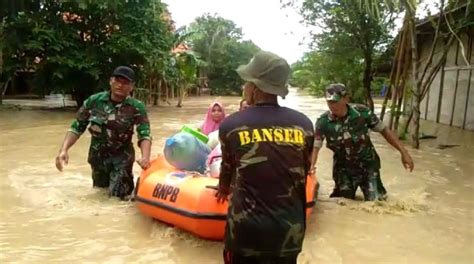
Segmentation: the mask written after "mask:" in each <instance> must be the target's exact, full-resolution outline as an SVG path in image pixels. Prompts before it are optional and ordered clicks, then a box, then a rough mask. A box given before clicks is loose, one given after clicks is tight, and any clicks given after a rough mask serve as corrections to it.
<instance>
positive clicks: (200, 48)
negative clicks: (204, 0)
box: [189, 14, 259, 94]
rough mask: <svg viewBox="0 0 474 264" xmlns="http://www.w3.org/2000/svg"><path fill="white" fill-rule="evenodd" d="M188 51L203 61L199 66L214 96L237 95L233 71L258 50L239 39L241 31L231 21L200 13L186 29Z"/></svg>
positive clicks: (251, 43) (235, 77) (237, 81)
mask: <svg viewBox="0 0 474 264" xmlns="http://www.w3.org/2000/svg"><path fill="white" fill-rule="evenodd" d="M189 28H190V31H192V32H194V33H195V34H193V35H192V36H191V38H190V43H191V46H192V49H193V50H194V51H195V52H197V53H199V54H200V55H201V57H202V59H203V60H204V61H205V62H206V67H201V70H202V71H204V75H205V76H207V78H208V79H209V86H210V87H211V92H212V93H215V94H227V93H240V85H241V80H240V78H239V76H238V75H237V73H236V72H235V69H236V68H237V67H238V66H239V65H241V64H245V63H247V62H248V61H249V59H250V58H251V57H252V56H253V55H254V54H255V53H256V52H257V51H258V50H259V48H258V47H257V46H256V45H255V44H254V43H253V42H252V41H244V40H242V30H241V29H240V28H238V27H237V25H236V24H235V23H234V22H232V21H231V20H228V19H225V18H222V17H219V16H217V15H210V14H204V15H203V16H201V17H198V18H196V20H195V21H194V22H193V23H191V25H190V26H189Z"/></svg>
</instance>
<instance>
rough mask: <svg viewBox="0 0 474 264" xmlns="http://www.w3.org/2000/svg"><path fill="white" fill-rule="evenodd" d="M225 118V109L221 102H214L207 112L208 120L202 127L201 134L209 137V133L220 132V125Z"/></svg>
mask: <svg viewBox="0 0 474 264" xmlns="http://www.w3.org/2000/svg"><path fill="white" fill-rule="evenodd" d="M224 118H225V111H224V107H223V106H222V104H221V103H219V102H214V103H212V104H211V105H210V106H209V109H208V110H207V114H206V118H205V119H204V123H202V125H201V132H202V133H203V134H206V135H209V133H211V132H213V131H216V130H219V125H220V124H221V123H222V121H223V120H224Z"/></svg>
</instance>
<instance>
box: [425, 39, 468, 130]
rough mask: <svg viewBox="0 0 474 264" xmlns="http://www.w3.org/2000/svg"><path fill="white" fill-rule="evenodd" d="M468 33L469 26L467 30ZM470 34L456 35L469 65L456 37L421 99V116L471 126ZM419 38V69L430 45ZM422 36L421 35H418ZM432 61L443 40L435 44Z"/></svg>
mask: <svg viewBox="0 0 474 264" xmlns="http://www.w3.org/2000/svg"><path fill="white" fill-rule="evenodd" d="M471 33H472V30H471ZM472 35H474V34H471V37H470V38H469V35H468V34H467V33H465V34H462V35H460V38H461V40H462V44H463V47H464V54H465V55H466V57H467V60H468V61H469V64H470V66H468V65H466V62H465V60H464V58H463V57H462V53H461V50H462V46H461V45H459V41H456V42H454V43H453V45H452V46H451V47H450V50H449V52H448V55H447V59H446V63H445V65H444V67H443V68H442V70H440V71H439V72H438V73H437V75H436V77H435V79H434V80H433V83H432V84H431V87H430V90H429V93H428V94H427V95H426V96H425V98H424V99H423V101H422V103H421V118H423V119H426V120H430V121H434V122H438V123H442V124H447V125H451V126H455V127H460V128H464V129H467V130H474V59H473V57H474V51H473V49H474V48H473V45H474V44H473V42H474V41H473V40H474V36H472ZM427 39H429V38H426V39H423V42H422V43H421V45H420V47H419V48H420V50H419V51H420V57H421V63H420V66H421V69H423V68H424V65H425V64H426V58H427V57H428V54H429V51H430V49H431V41H429V40H427ZM420 40H422V39H420ZM437 46H438V48H437V49H436V51H435V56H434V59H433V61H434V62H436V61H438V59H439V57H440V56H441V50H442V49H443V48H444V47H443V44H442V43H441V44H440V45H437Z"/></svg>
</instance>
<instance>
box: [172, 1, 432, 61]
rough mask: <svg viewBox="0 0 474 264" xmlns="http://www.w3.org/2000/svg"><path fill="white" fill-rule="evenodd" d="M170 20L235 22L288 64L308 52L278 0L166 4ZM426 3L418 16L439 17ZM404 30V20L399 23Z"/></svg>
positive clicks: (304, 34) (294, 17) (300, 28)
mask: <svg viewBox="0 0 474 264" xmlns="http://www.w3.org/2000/svg"><path fill="white" fill-rule="evenodd" d="M163 2H164V3H166V4H167V5H168V9H169V11H170V12H171V17H172V18H173V20H174V21H175V22H176V26H177V27H180V26H183V25H188V24H190V23H191V22H193V21H194V19H195V18H196V17H199V16H201V15H202V14H204V13H211V14H214V13H217V14H218V15H220V16H222V17H224V18H226V19H230V20H232V21H234V22H235V23H236V24H237V26H238V27H241V28H242V31H243V33H244V39H250V40H252V41H253V42H254V43H255V44H257V45H258V46H259V47H260V48H261V49H263V50H267V51H271V52H274V53H276V54H278V55H280V56H282V57H283V58H285V59H286V60H287V61H288V63H290V64H291V63H293V62H295V61H297V60H298V59H300V58H301V57H302V55H303V53H304V52H305V51H308V43H309V42H310V29H308V28H307V27H306V26H304V25H303V24H302V23H301V22H300V21H301V20H302V18H301V16H300V15H299V14H298V13H297V12H296V11H295V10H294V9H293V8H284V9H282V8H281V4H280V1H279V0H163ZM437 2H438V0H424V3H423V4H422V5H420V6H419V8H418V12H417V13H418V15H419V16H425V15H426V11H425V10H426V8H427V7H428V9H430V10H431V12H432V13H437V8H436V7H435V4H434V3H437ZM396 24H397V25H399V26H401V24H402V19H399V20H398V21H396Z"/></svg>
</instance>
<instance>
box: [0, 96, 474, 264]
mask: <svg viewBox="0 0 474 264" xmlns="http://www.w3.org/2000/svg"><path fill="white" fill-rule="evenodd" d="M214 99H216V98H215V97H199V98H197V97H193V98H187V99H186V101H185V103H184V107H183V108H180V109H179V108H176V107H174V106H164V107H151V108H149V115H150V121H151V125H152V133H153V137H154V141H153V147H152V153H153V155H154V156H156V155H158V154H159V153H162V151H163V145H164V141H165V140H166V138H167V137H169V136H170V135H172V134H173V133H174V132H176V131H177V130H178V129H179V128H180V127H181V126H182V125H183V124H199V123H200V122H201V121H202V120H203V117H204V114H205V113H206V109H207V106H208V104H209V103H210V102H212V100H214ZM217 99H218V100H220V101H221V102H223V103H224V104H225V106H226V107H227V108H226V110H227V112H233V111H236V110H237V108H238V102H239V98H237V97H217ZM282 104H284V105H287V106H289V107H292V108H295V109H297V110H300V111H302V112H304V113H306V114H307V115H308V116H309V117H310V118H311V120H313V121H315V119H316V117H317V116H318V115H319V114H320V113H322V112H323V111H324V110H326V105H325V103H324V101H323V100H321V99H315V98H313V97H310V96H306V95H304V94H298V92H297V91H295V90H292V92H291V94H290V95H289V96H288V97H287V99H286V100H282ZM73 118H74V113H73V112H63V111H31V110H22V111H18V110H6V109H4V110H2V111H0V130H1V134H0V155H1V156H0V157H1V159H0V165H1V166H0V168H1V170H0V216H1V217H0V262H1V263H5V262H33V263H39V262H43V263H49V262H64V263H65V262H74V263H77V262H101V263H125V262H134V263H135V262H136V263H149V262H155V263H222V246H223V245H222V243H221V242H211V241H204V240H201V239H198V238H196V237H194V236H192V235H190V234H188V233H185V232H183V231H180V230H177V229H174V228H173V227H170V226H168V225H165V224H163V223H160V222H158V221H155V220H152V219H150V218H148V217H145V216H143V215H141V214H140V213H139V212H138V210H137V209H136V208H135V206H134V203H133V202H120V201H118V200H116V199H109V198H108V197H107V195H106V194H105V193H104V191H100V190H97V189H93V188H92V187H91V185H92V183H91V177H90V167H89V165H88V164H87V162H86V160H87V150H88V146H89V141H90V136H89V135H87V134H84V136H83V137H82V138H81V139H80V140H79V141H78V142H77V143H76V145H75V146H74V147H73V148H72V149H71V151H70V163H69V165H68V166H67V167H66V169H65V171H64V172H63V173H60V172H58V171H57V170H56V168H55V166H54V158H55V156H56V154H57V152H58V148H59V146H60V144H61V142H62V140H63V137H64V134H65V131H66V130H67V128H68V126H69V124H70V122H71V120H72V119H73ZM423 132H424V133H426V134H433V135H434V134H436V135H437V136H438V138H437V139H429V140H423V141H422V148H421V149H420V150H414V149H412V148H411V147H408V149H409V151H410V153H411V154H412V156H413V158H414V161H415V170H414V171H413V172H412V173H409V172H406V171H405V170H404V169H403V168H402V165H401V163H400V156H399V154H398V152H396V151H395V150H394V149H393V148H392V147H391V146H389V145H388V144H387V143H386V142H384V140H383V138H382V137H381V136H379V135H377V134H373V139H374V144H375V147H376V149H377V151H378V152H379V154H380V156H381V159H382V178H383V181H384V184H385V186H386V188H387V189H388V192H389V199H388V201H387V202H375V203H374V202H362V201H350V200H345V199H330V198H329V197H328V196H329V193H330V192H331V189H332V187H333V182H332V180H331V169H332V155H331V152H330V151H329V150H327V149H325V148H324V149H323V150H322V151H321V155H320V159H319V162H318V171H317V174H318V177H319V180H320V183H321V189H320V195H319V198H318V202H317V204H316V210H315V212H314V213H313V215H312V216H311V219H310V220H309V221H308V223H309V224H308V229H307V233H306V237H305V241H304V248H303V252H302V253H301V254H300V256H299V259H298V263H473V262H474V133H473V132H470V131H465V130H460V129H456V128H450V127H447V126H441V125H434V124H431V123H424V124H423ZM439 145H459V146H455V147H452V148H446V149H439V148H438V146H439ZM134 172H135V176H137V175H138V174H139V172H140V170H139V168H138V166H137V165H135V168H134ZM358 197H359V199H361V198H362V195H361V193H358Z"/></svg>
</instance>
